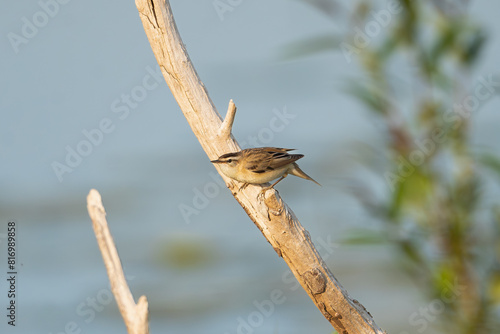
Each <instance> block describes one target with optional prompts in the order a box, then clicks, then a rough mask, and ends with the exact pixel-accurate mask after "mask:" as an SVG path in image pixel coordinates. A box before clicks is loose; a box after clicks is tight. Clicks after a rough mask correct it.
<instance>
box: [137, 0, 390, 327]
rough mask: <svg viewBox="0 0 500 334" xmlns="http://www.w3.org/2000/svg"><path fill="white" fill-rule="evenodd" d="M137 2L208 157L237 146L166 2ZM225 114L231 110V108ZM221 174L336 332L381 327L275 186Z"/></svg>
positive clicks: (167, 75) (169, 80)
mask: <svg viewBox="0 0 500 334" xmlns="http://www.w3.org/2000/svg"><path fill="white" fill-rule="evenodd" d="M136 6H137V9H138V11H139V15H140V17H141V20H142V24H143V26H144V30H145V32H146V35H147V36H148V39H149V43H150V44H151V48H152V49H153V52H154V54H155V57H156V60H157V61H158V64H159V65H160V68H161V70H162V73H163V76H164V78H165V81H166V82H167V84H168V86H169V88H170V90H171V91H172V94H173V95H174V97H175V99H176V100H177V103H178V104H179V106H180V108H181V110H182V112H183V113H184V116H185V117H186V120H187V121H188V123H189V125H190V126H191V129H192V130H193V132H194V134H195V135H196V137H197V138H198V140H199V142H200V144H201V146H202V147H203V149H204V150H205V152H206V154H207V155H208V157H209V158H210V160H213V159H216V158H218V157H219V156H220V155H222V154H224V153H227V152H234V151H238V150H239V145H238V143H237V142H236V141H235V140H234V139H232V138H231V139H230V140H228V137H229V136H226V137H225V138H224V136H220V135H219V134H220V133H221V132H222V133H225V134H227V133H228V132H229V131H228V130H223V131H221V130H220V129H221V126H222V118H221V117H220V115H219V113H218V112H217V110H216V109H215V107H214V105H213V103H212V101H211V100H210V97H209V96H208V93H207V91H206V89H205V86H204V85H203V83H202V82H201V80H200V78H199V77H198V75H197V73H196V71H195V69H194V67H193V64H192V63H191V61H190V59H189V56H188V54H187V51H186V49H185V47H184V44H183V43H182V40H181V38H180V36H179V33H178V31H177V27H176V25H175V21H174V18H173V15H172V11H171V8H170V4H169V2H168V1H165V0H136ZM230 109H231V106H230ZM227 117H234V115H232V116H231V114H230V113H229V115H228V116H227ZM225 123H226V125H224V126H223V129H230V123H232V120H231V119H230V118H227V122H225ZM216 168H218V167H216ZM219 174H221V173H220V170H219ZM221 177H222V178H223V179H224V181H225V182H226V184H227V185H228V187H229V189H230V190H231V192H232V193H233V196H234V197H235V199H236V200H237V201H238V202H239V203H240V205H241V206H242V207H243V209H244V210H245V211H246V213H247V214H248V216H249V217H250V219H252V221H253V222H254V223H255V225H256V226H257V227H258V228H259V230H260V231H261V232H262V234H263V235H264V237H265V238H266V239H267V241H268V242H269V243H270V244H271V245H272V247H273V248H274V249H275V251H276V253H277V254H278V255H279V256H281V257H282V258H283V259H284V260H285V261H286V263H287V264H288V266H289V267H290V269H291V271H292V273H293V274H294V276H295V277H296V279H297V280H298V281H299V283H300V284H301V286H302V287H303V288H304V290H305V291H306V292H307V293H308V294H309V297H310V298H311V299H312V300H313V302H314V303H315V304H316V306H317V307H318V308H319V310H320V311H321V312H322V313H323V315H324V316H325V318H326V319H328V321H329V322H330V323H331V324H332V326H333V327H335V329H336V330H337V331H338V332H339V333H383V331H382V330H381V329H380V328H379V327H378V326H377V325H376V324H375V321H374V320H373V318H372V317H371V315H370V314H369V313H368V312H367V311H366V309H365V308H364V307H363V305H361V304H360V303H359V302H358V301H357V300H353V299H351V298H350V296H349V294H348V293H347V291H346V290H345V289H344V288H343V287H342V286H341V285H340V283H339V282H338V281H337V280H336V279H335V277H334V276H333V274H332V273H331V272H330V270H329V269H328V267H327V266H326V264H325V263H324V261H323V259H322V258H321V257H320V255H319V254H318V251H317V250H316V248H315V247H314V245H313V243H312V242H311V238H310V237H309V233H308V232H307V231H306V230H305V229H304V228H303V227H302V225H300V223H299V221H298V219H297V217H295V214H294V213H293V212H292V210H291V209H290V208H289V207H288V206H287V205H286V204H285V203H284V202H283V201H282V199H281V197H280V196H279V194H278V193H277V192H276V191H274V190H269V191H266V193H265V198H264V200H259V196H258V195H259V193H260V191H261V190H262V187H261V186H252V185H251V186H248V187H246V188H245V189H243V190H241V191H239V190H238V189H237V188H236V187H235V186H234V183H233V182H230V181H231V180H230V179H228V178H227V177H226V176H225V175H223V174H221Z"/></svg>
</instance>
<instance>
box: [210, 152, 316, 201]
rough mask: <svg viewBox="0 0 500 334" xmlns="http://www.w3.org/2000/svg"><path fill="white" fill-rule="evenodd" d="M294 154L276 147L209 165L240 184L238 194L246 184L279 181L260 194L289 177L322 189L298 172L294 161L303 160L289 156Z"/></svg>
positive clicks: (233, 155) (227, 156) (226, 157)
mask: <svg viewBox="0 0 500 334" xmlns="http://www.w3.org/2000/svg"><path fill="white" fill-rule="evenodd" d="M293 150H294V149H291V148H279V147H258V148H247V149H245V150H241V151H239V152H233V153H226V154H223V155H221V156H220V157H219V158H218V159H216V160H211V162H212V163H214V164H217V165H219V166H220V169H221V171H222V173H224V175H226V176H227V177H229V178H231V179H233V180H236V181H239V182H243V185H242V186H241V187H240V190H241V189H244V188H245V187H246V186H248V185H249V184H263V183H267V182H271V181H272V180H274V179H277V178H280V179H279V180H278V181H276V182H274V183H273V184H272V185H271V186H269V187H266V188H264V189H263V191H265V190H267V189H270V188H274V186H275V185H276V184H278V182H280V181H281V180H283V179H284V178H285V177H286V176H287V175H288V174H292V175H295V176H298V177H301V178H303V179H306V180H310V181H312V182H314V183H316V184H317V185H319V186H321V185H320V184H319V183H318V182H316V181H315V180H314V179H313V178H312V177H310V176H309V175H307V174H306V173H304V172H303V171H302V169H300V168H299V165H297V163H296V162H295V161H297V160H299V159H301V158H303V157H304V155H303V154H289V153H288V151H293Z"/></svg>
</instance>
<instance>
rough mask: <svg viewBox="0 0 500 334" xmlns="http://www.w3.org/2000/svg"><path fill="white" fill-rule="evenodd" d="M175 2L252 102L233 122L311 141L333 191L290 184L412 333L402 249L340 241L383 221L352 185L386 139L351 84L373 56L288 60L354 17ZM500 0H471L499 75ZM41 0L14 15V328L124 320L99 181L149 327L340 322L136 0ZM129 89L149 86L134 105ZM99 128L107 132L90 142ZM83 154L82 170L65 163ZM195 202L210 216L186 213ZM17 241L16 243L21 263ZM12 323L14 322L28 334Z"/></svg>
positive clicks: (221, 105) (193, 51) (319, 235)
mask: <svg viewBox="0 0 500 334" xmlns="http://www.w3.org/2000/svg"><path fill="white" fill-rule="evenodd" d="M47 3H51V2H50V1H48V2H47ZM172 6H173V10H174V15H175V17H176V20H177V24H178V27H179V29H180V32H181V34H182V37H183V39H184V42H185V44H186V47H187V49H188V51H189V53H190V56H191V59H192V60H193V62H194V64H195V66H196V69H197V71H198V73H199V75H200V76H201V78H202V80H203V81H204V83H205V85H206V87H207V89H208V91H209V93H210V96H211V98H212V100H213V101H214V103H215V105H216V106H217V108H218V109H219V112H220V113H221V114H224V113H225V111H226V109H227V104H228V102H229V99H233V100H234V101H235V103H236V105H237V107H238V113H237V116H236V121H235V125H234V128H233V130H234V135H235V137H236V138H237V139H238V140H239V141H240V143H241V144H242V145H243V146H244V147H249V146H251V143H252V142H257V143H258V144H259V145H260V146H266V145H271V146H282V147H293V148H297V149H298V152H300V153H303V154H305V158H304V159H303V160H301V167H302V168H303V169H304V170H305V171H306V172H307V173H308V174H310V175H311V176H312V177H314V178H315V179H316V180H318V181H319V182H320V183H321V184H322V185H323V187H318V186H316V185H315V184H313V183H312V182H306V181H304V180H301V179H298V178H294V177H290V178H287V180H285V181H283V182H282V183H280V184H279V186H278V187H277V188H278V190H279V191H280V194H281V195H282V197H283V198H284V199H285V201H287V203H288V204H289V205H290V206H291V207H292V208H293V210H294V212H295V213H296V214H297V216H298V217H299V219H300V221H301V222H302V224H303V225H304V226H305V227H306V229H308V230H309V232H310V233H311V236H312V238H313V240H314V241H315V242H316V244H317V245H318V248H319V250H320V253H322V255H323V256H324V257H325V259H326V261H327V263H328V264H329V266H330V268H331V269H332V271H333V272H334V274H335V275H336V277H337V278H338V279H339V280H340V282H341V283H342V284H343V285H344V286H345V287H346V288H347V289H348V290H349V292H350V294H351V295H352V296H353V297H355V298H357V299H358V300H359V301H360V302H362V303H363V304H364V305H365V306H366V308H367V309H368V310H369V311H370V312H371V314H372V315H373V316H374V317H375V319H376V321H377V323H378V324H379V325H380V326H382V327H383V328H384V329H387V330H389V331H390V332H395V331H398V330H403V329H404V330H408V331H411V330H413V331H414V330H415V328H412V327H411V326H410V325H409V324H408V320H407V319H408V316H409V315H410V314H411V313H412V312H414V311H415V310H416V309H417V306H418V305H420V304H422V303H423V301H422V300H421V299H420V297H419V296H418V292H417V291H416V290H415V288H414V287H413V286H412V285H411V283H410V281H409V280H408V278H407V277H405V276H404V275H403V274H402V273H400V272H399V271H398V269H397V266H396V264H395V263H394V261H393V260H394V259H393V258H392V257H391V249H389V248H386V247H382V246H380V247H376V248H370V247H346V246H339V245H338V244H337V243H336V241H338V240H340V239H341V237H342V235H344V233H346V232H347V231H349V230H350V229H352V228H362V227H367V226H370V222H373V218H371V217H370V216H369V215H367V214H366V212H364V211H363V209H362V207H361V205H360V204H359V203H358V202H357V201H356V200H355V199H353V198H352V197H351V196H350V195H349V194H348V193H347V192H346V187H347V188H349V187H350V186H352V184H351V183H350V181H349V180H350V177H352V175H353V172H352V160H350V159H353V156H356V147H357V146H356V143H370V144H372V145H374V146H376V145H377V143H382V140H383V138H382V136H381V135H380V128H379V127H378V125H377V124H376V123H374V122H373V121H372V120H371V119H370V117H367V113H366V112H365V110H364V109H363V107H362V106H360V105H359V103H357V102H356V101H354V100H353V99H352V98H351V97H349V96H346V94H345V93H343V92H342V91H341V89H340V88H343V87H345V86H344V85H345V79H346V78H347V77H352V76H355V75H357V74H359V73H357V72H356V71H357V67H356V65H355V64H353V63H352V64H348V63H347V62H346V61H345V59H344V57H343V56H342V55H341V54H338V53H322V54H318V55H314V56H312V57H309V58H304V59H299V60H292V61H283V60H281V58H280V52H281V51H282V50H283V47H284V46H285V45H287V44H288V43H290V42H293V41H297V40H299V39H301V38H304V37H308V36H313V35H315V34H322V33H325V32H328V31H335V30H336V29H337V28H338V26H337V25H336V24H334V23H332V21H331V19H329V18H328V17H326V16H322V15H321V14H319V13H318V12H316V11H315V10H313V9H311V8H310V7H308V6H306V5H304V4H302V3H301V2H298V1H284V0H281V1H242V2H241V4H239V5H237V6H236V7H234V8H233V10H232V11H229V12H225V13H224V14H223V16H222V17H223V20H221V18H220V17H219V15H218V14H217V11H216V10H215V9H214V6H213V2H210V1H207V2H200V3H198V4H197V6H192V4H191V3H190V2H187V1H186V2H181V1H176V2H174V3H173V4H172ZM494 7H495V10H494V9H493V8H494ZM498 7H499V5H498V4H497V3H491V4H488V5H485V4H479V3H478V4H473V6H472V7H471V9H470V10H471V11H472V12H473V15H474V16H475V17H477V18H480V20H481V22H482V23H483V24H485V25H486V27H487V28H488V29H489V31H490V32H491V34H490V37H491V40H490V42H489V46H488V48H487V49H486V51H485V52H484V55H483V59H482V60H481V63H480V65H479V67H478V69H477V73H480V74H483V75H488V74H490V73H494V72H495V71H497V70H498V66H497V60H498V54H499V49H500V42H499V40H498V34H497V32H498V31H500V22H499V21H498V19H497V17H496V15H495V13H497V12H498V10H499V9H500V8H498ZM41 11H42V7H41V5H40V4H39V3H38V2H36V1H25V2H9V3H6V4H5V5H4V10H3V11H2V13H1V14H0V16H1V20H0V29H1V32H2V35H3V36H4V37H5V38H2V40H1V42H0V43H1V44H0V47H1V50H2V52H1V54H2V62H1V63H0V67H1V71H0V73H2V80H1V81H0V88H1V92H2V94H1V98H0V110H1V112H2V120H1V122H0V157H1V160H0V162H1V164H2V166H1V173H0V184H1V190H2V191H1V192H0V223H1V225H0V233H5V231H6V229H5V228H6V224H7V221H8V220H9V219H14V220H15V221H16V222H17V225H18V235H17V237H18V265H19V266H20V267H19V275H18V313H17V326H16V327H17V328H16V330H18V332H23V333H35V332H36V333H53V334H55V333H64V332H72V331H74V332H77V331H78V330H81V333H104V332H105V333H124V332H125V327H124V325H123V322H122V320H121V317H120V315H119V313H118V310H117V307H116V304H115V302H114V300H112V299H111V295H110V291H109V283H108V279H107V276H106V272H105V269H104V265H103V263H102V258H101V255H100V253H99V251H98V247H97V243H96V241H95V237H94V234H93V231H92V226H91V223H90V220H89V218H88V215H87V211H86V202H85V199H86V196H87V194H88V191H89V190H90V189H91V188H96V189H98V190H99V191H100V193H101V195H102V197H103V201H104V205H105V208H106V211H107V214H108V215H107V217H108V222H109V224H110V227H111V230H112V233H113V237H114V239H115V242H116V244H117V247H118V250H119V252H120V256H121V259H122V263H123V265H124V269H125V272H126V274H127V276H128V278H129V283H130V287H131V289H132V292H133V294H134V297H135V298H136V299H137V298H139V296H140V295H143V294H144V295H146V296H147V297H148V300H149V305H150V315H151V321H150V325H151V333H158V332H166V331H168V332H186V333H231V334H232V333H237V332H238V331H240V332H245V331H246V332H249V331H252V332H254V333H304V332H312V331H314V332H317V333H329V332H331V331H332V328H331V326H330V325H329V323H328V322H327V321H326V320H325V319H324V318H323V317H322V315H321V314H320V312H318V311H317V309H316V308H315V307H314V306H313V304H312V303H311V301H310V300H309V298H308V297H307V295H306V293H305V292H304V291H302V290H301V289H300V288H297V287H296V283H295V281H293V280H290V279H289V276H288V275H287V267H286V265H285V264H284V262H283V261H282V260H281V259H280V258H278V257H277V256H276V254H275V252H274V251H273V249H272V248H271V247H270V245H269V244H268V243H267V242H266V241H265V239H264V238H263V237H262V235H261V233H260V232H259V231H258V229H257V228H256V227H255V226H254V225H253V223H252V222H251V221H250V220H249V219H248V217H247V216H246V215H245V213H244V211H243V210H242V209H241V208H240V207H239V205H237V203H236V202H235V201H234V199H233V198H232V196H231V194H230V192H229V191H228V190H227V189H225V188H223V187H221V186H220V185H219V183H218V182H220V180H219V179H218V177H217V175H216V174H215V169H214V168H213V166H212V165H211V164H210V162H209V161H208V159H207V157H206V155H205V154H204V152H203V151H202V149H201V148H200V145H199V144H198V142H197V140H196V138H195V137H194V135H193V134H192V132H191V130H190V129H189V127H188V125H187V122H186V121H185V119H184V118H183V115H182V113H181V112H180V110H179V108H178V106H177V104H176V103H175V101H174V99H173V98H172V96H171V93H170V92H169V90H168V87H167V86H166V84H165V83H164V82H163V81H161V80H160V81H158V80H157V79H156V78H155V74H154V73H155V71H157V65H156V62H155V59H154V56H153V54H152V51H151V49H150V46H149V44H148V41H147V39H146V36H145V34H144V31H143V28H142V24H141V22H140V19H139V16H138V13H137V10H136V8H135V6H134V4H133V2H122V1H107V2H98V1H86V2H82V1H71V2H69V3H67V4H64V5H63V4H60V5H59V7H58V8H56V7H52V9H51V11H52V12H51V13H52V14H53V17H52V16H48V15H46V17H47V22H45V24H43V23H44V21H43V19H44V17H43V15H42V14H40V12H41ZM34 16H35V17H36V20H41V21H37V22H39V23H40V27H39V28H38V30H37V31H36V32H34V31H31V34H32V35H33V36H32V37H30V38H27V39H26V41H24V42H22V43H21V44H19V45H17V46H16V47H13V46H12V44H11V43H10V42H9V34H10V33H14V34H17V35H22V29H23V24H25V21H24V20H23V17H25V18H26V19H27V20H29V21H32V22H33V20H34V18H33V17H34ZM10 36H12V35H10ZM16 50H17V53H16ZM409 73H411V71H410V70H409V69H405V68H402V69H401V70H400V71H397V73H395V76H397V77H398V78H399V79H400V80H401V82H402V85H401V89H403V90H404V89H406V90H408V91H409V92H410V91H411V80H410V79H409V78H408V74H409ZM471 79H474V78H471ZM127 96H132V97H134V96H135V100H134V101H132V103H129V104H127V102H125V101H126V99H127ZM498 107H499V101H498V98H495V99H492V100H491V101H488V103H487V104H486V105H485V106H484V107H483V108H482V109H481V111H480V113H479V114H478V117H477V118H476V119H475V121H474V124H473V126H474V129H476V131H475V132H474V140H475V142H476V143H477V145H478V146H483V145H487V146H488V147H492V148H493V150H496V151H500V147H499V146H498V143H499V141H498V131H497V129H498V127H497V126H498V121H499V116H498V113H496V112H495V111H496V110H498ZM284 115H285V116H284ZM286 115H288V116H286ZM96 129H99V131H98V132H96ZM478 130H480V131H478ZM99 133H100V134H99ZM86 134H87V136H90V138H92V140H94V142H95V144H92V145H90V146H89V145H88V144H85V142H89V141H90V139H89V138H88V137H87V136H86ZM72 151H76V152H78V151H80V152H84V153H85V155H86V156H80V159H79V158H78V157H75V154H74V153H73V154H71V153H69V152H72ZM68 154H69V156H68ZM66 159H68V160H66ZM68 161H69V162H70V163H71V164H72V167H67V169H64V168H63V170H59V174H58V173H57V172H55V171H54V166H59V168H60V166H61V165H66V166H68ZM59 164H60V165H59ZM359 172H360V173H361V172H363V171H359ZM373 179H379V178H378V177H377V176H375V177H374V176H373V175H372V176H371V179H369V180H371V181H370V182H373V183H374V185H375V187H385V185H384V184H383V182H381V181H380V180H379V181H376V180H373ZM377 182H378V183H377ZM199 193H202V194H204V195H205V196H206V200H200V199H199V198H198V200H200V201H201V202H199V203H198V208H195V204H194V203H193V201H194V200H196V196H197V194H199ZM207 194H208V195H207ZM185 207H191V208H195V210H196V212H194V211H190V212H191V214H190V215H186V214H184V215H183V214H182V212H181V208H185ZM0 236H2V235H0ZM321 245H323V246H321ZM332 245H333V246H332ZM4 246H5V243H4V239H2V244H1V245H0V247H1V252H2V254H1V255H0V257H1V259H2V260H1V261H0V263H2V266H1V270H2V272H4V273H5V272H6V269H5V268H6V266H5V265H4V261H5V258H6V256H5V255H4V254H5V250H4V249H5V248H4ZM1 281H2V283H1V284H0V296H2V297H1V298H0V305H1V307H0V309H4V305H6V303H7V298H6V297H5V292H6V289H7V287H6V285H5V282H4V280H3V279H2V280H1ZM273 296H274V297H275V298H274V301H275V302H272V303H271V304H270V302H269V301H271V300H273V298H272V297H273ZM402 296H404V297H402ZM381 300H384V301H387V302H381ZM256 305H259V306H256ZM262 305H264V306H262ZM270 305H271V306H270ZM259 307H260V308H259ZM0 319H3V320H2V321H1V322H0V328H1V331H2V333H4V332H5V331H7V332H8V333H11V332H12V333H13V332H14V329H13V328H12V327H10V326H8V325H7V324H6V320H5V317H4V316H3V315H2V317H0Z"/></svg>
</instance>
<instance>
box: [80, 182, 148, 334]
mask: <svg viewBox="0 0 500 334" xmlns="http://www.w3.org/2000/svg"><path fill="white" fill-rule="evenodd" d="M87 210H88V212H89V216H90V219H92V226H93V227H94V233H95V236H96V238H97V243H98V245H99V249H100V250H101V254H102V258H103V260H104V265H105V266H106V270H107V272H108V277H109V281H110V282H111V291H112V292H113V295H114V296H115V299H116V303H117V304H118V308H119V310H120V313H121V315H122V317H123V320H124V321H125V325H126V326H127V331H128V333H129V334H148V333H149V326H148V301H147V299H146V297H145V296H141V298H139V302H138V303H137V305H136V304H135V302H134V297H133V296H132V293H131V292H130V289H129V287H128V284H127V280H126V279H125V275H124V274H123V268H122V264H121V262H120V257H119V255H118V251H117V250H116V247H115V243H114V241H113V237H112V236H111V233H110V232H109V228H108V222H107V221H106V211H104V207H103V206H102V201H101V195H100V194H99V192H98V191H97V190H95V189H92V190H90V192H89V195H88V196H87Z"/></svg>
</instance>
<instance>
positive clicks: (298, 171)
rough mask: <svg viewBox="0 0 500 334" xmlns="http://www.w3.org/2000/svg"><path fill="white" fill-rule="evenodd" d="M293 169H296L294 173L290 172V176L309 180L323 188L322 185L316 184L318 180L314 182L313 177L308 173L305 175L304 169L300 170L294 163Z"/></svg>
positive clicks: (293, 170)
mask: <svg viewBox="0 0 500 334" xmlns="http://www.w3.org/2000/svg"><path fill="white" fill-rule="evenodd" d="M293 167H294V168H293V169H292V171H291V172H290V174H292V175H295V176H298V177H301V178H303V179H306V180H309V181H313V182H314V183H316V184H317V185H318V186H321V184H319V183H318V182H316V180H314V179H313V178H312V177H310V176H309V175H307V174H306V173H304V171H303V170H302V169H300V167H299V165H297V164H296V163H293Z"/></svg>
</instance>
